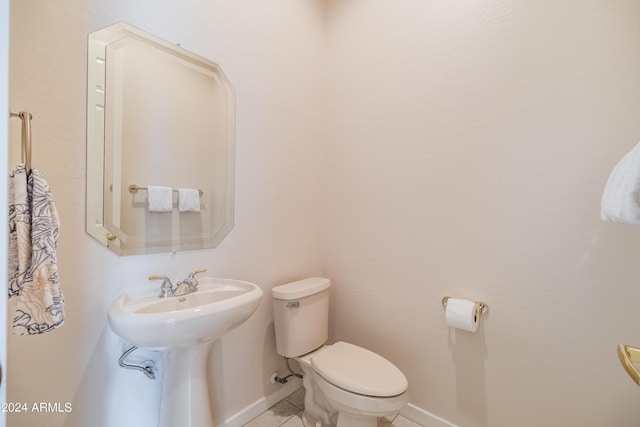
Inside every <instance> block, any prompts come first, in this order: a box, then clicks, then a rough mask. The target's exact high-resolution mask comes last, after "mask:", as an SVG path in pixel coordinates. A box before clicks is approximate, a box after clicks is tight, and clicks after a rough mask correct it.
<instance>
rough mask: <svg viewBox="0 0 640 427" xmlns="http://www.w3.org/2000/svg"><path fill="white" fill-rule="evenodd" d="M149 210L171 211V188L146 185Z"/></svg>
mask: <svg viewBox="0 0 640 427" xmlns="http://www.w3.org/2000/svg"><path fill="white" fill-rule="evenodd" d="M147 200H148V202H149V212H171V211H172V210H173V189H172V188H171V187H162V186H159V185H149V186H147Z"/></svg>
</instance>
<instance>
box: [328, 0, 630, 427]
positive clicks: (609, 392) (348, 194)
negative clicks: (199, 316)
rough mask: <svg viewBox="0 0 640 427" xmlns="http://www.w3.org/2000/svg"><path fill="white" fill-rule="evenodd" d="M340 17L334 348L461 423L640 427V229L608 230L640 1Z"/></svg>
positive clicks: (333, 30)
mask: <svg viewBox="0 0 640 427" xmlns="http://www.w3.org/2000/svg"><path fill="white" fill-rule="evenodd" d="M329 11H330V15H329V20H328V22H329V28H328V37H329V42H328V43H329V50H328V52H329V55H330V56H329V64H330V67H329V82H330V84H331V86H330V87H331V90H330V98H329V106H330V107H331V108H330V109H329V111H330V115H329V130H328V139H327V140H328V154H327V157H328V164H327V171H328V179H327V188H326V194H327V201H326V203H325V206H326V209H327V211H326V221H327V226H326V230H327V239H326V243H325V247H326V248H327V252H326V254H325V255H326V274H327V275H328V276H329V277H331V278H332V280H333V282H334V287H333V297H334V298H333V300H332V304H333V313H332V315H333V331H334V337H335V338H336V339H345V340H349V341H352V342H355V343H359V344H362V345H365V346H368V347H370V348H372V349H374V350H376V351H378V352H380V353H381V354H383V355H385V356H387V357H388V358H390V359H391V360H393V361H394V362H396V363H397V364H398V366H399V367H400V368H401V369H402V370H403V371H404V372H405V373H406V374H407V376H408V378H409V382H410V389H411V396H412V397H411V401H412V404H414V405H416V406H417V407H419V408H422V409H423V410H425V411H428V412H430V413H432V414H435V415H437V416H439V417H442V418H444V419H446V420H448V421H450V422H451V423H454V424H456V425H459V426H461V427H480V426H492V427H506V426H509V427H511V426H517V427H537V426H554V427H555V426H590V427H602V426H617V427H631V426H637V425H638V424H640V413H639V412H638V399H640V395H639V394H638V388H637V387H635V385H634V384H633V383H632V381H631V380H630V379H629V378H628V377H627V376H626V374H625V373H624V371H623V370H622V368H621V367H620V364H619V362H618V360H617V357H616V352H615V350H616V344H617V343H619V342H628V343H631V344H636V345H638V344H640V329H639V321H640V315H639V314H638V301H640V286H639V285H638V280H639V277H640V272H639V270H638V265H639V263H638V260H639V259H640V231H639V230H638V229H636V228H633V227H629V226H619V225H610V224H604V223H601V222H600V220H599V206H600V197H601V194H602V189H603V187H604V184H605V182H606V179H607V176H608V174H609V172H610V171H611V168H612V167H613V165H614V164H615V163H616V162H617V161H618V160H619V159H620V158H621V157H622V156H623V155H624V154H625V153H626V152H627V151H629V150H630V149H631V148H632V147H633V146H634V145H635V144H636V143H637V142H638V139H640V120H638V118H639V117H640V73H639V70H640V55H639V53H640V3H639V2H637V1H635V0H617V1H604V0H599V1H584V0H569V1H561V2H559V1H557V0H543V1H520V2H518V1H513V0H490V1H485V0H480V1H471V0H469V1H466V0H463V1H423V0H400V1H392V2H391V1H387V0H351V1H340V0H335V1H333V2H331V6H330V7H329ZM445 295H451V296H457V297H463V298H470V299H479V300H483V301H485V302H487V303H488V304H489V306H490V310H491V312H490V316H489V317H488V318H487V319H486V320H485V321H484V322H483V324H482V325H481V326H480V329H479V331H478V332H477V333H476V334H475V335H470V334H469V333H465V332H458V331H452V330H449V329H448V328H447V326H446V324H445V321H444V315H443V311H442V309H441V305H440V300H441V298H442V297H443V296H445ZM434 423H435V421H434ZM433 425H440V424H433Z"/></svg>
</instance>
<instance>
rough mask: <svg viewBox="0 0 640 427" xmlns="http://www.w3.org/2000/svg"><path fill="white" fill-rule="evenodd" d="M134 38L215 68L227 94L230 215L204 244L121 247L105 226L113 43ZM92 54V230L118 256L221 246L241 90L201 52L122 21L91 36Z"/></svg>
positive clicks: (230, 221) (88, 220) (88, 223)
mask: <svg viewBox="0 0 640 427" xmlns="http://www.w3.org/2000/svg"><path fill="white" fill-rule="evenodd" d="M125 37H130V38H133V39H136V40H140V41H144V42H145V43H147V44H150V45H152V46H153V47H155V48H157V49H160V50H161V51H163V52H165V53H171V54H172V55H175V56H176V57H178V58H179V59H181V60H183V61H185V62H188V63H191V64H195V65H199V66H203V67H206V68H207V69H210V70H213V71H214V72H215V74H216V77H217V78H218V79H219V80H220V82H221V83H222V86H223V88H224V89H225V90H226V94H227V141H226V173H225V177H226V179H225V187H226V194H225V199H224V202H225V208H224V212H225V215H224V219H223V221H222V222H221V226H220V227H219V228H218V231H217V232H216V233H215V234H213V235H211V236H206V237H203V238H202V247H189V248H187V249H183V248H180V247H179V245H178V244H177V241H176V240H173V241H171V247H157V248H152V249H150V250H144V249H143V250H135V249H134V250H131V249H129V250H127V248H126V247H121V246H124V245H121V244H120V242H119V240H118V238H117V237H116V236H115V235H114V234H113V233H111V232H110V231H109V230H108V229H107V228H106V227H105V226H104V205H105V203H104V194H103V191H104V188H105V182H104V179H105V161H104V160H105V159H104V153H105V144H106V142H105V107H106V105H105V100H106V95H107V93H106V88H105V82H106V49H107V46H108V45H109V44H110V43H113V42H115V41H118V40H121V39H123V38H125ZM87 51H88V58H87V144H86V148H87V152H86V162H87V164H86V212H85V213H86V217H85V229H86V232H87V233H88V234H89V235H90V236H92V237H93V238H94V239H96V240H97V241H98V242H100V243H101V244H102V245H104V246H106V247H107V248H109V249H110V250H111V251H112V252H114V253H116V254H118V255H138V254H146V253H161V252H176V251H178V250H196V249H207V248H214V247H216V246H217V245H218V244H219V243H220V242H221V241H222V240H223V239H224V238H225V237H226V236H227V234H229V232H230V231H231V230H232V229H233V225H234V192H235V90H234V88H233V86H232V85H231V82H230V81H229V79H228V78H227V77H226V76H225V74H224V73H223V71H222V69H221V68H220V66H219V65H218V64H216V63H214V62H212V61H210V60H208V59H206V58H203V57H201V56H199V55H196V54H194V53H192V52H190V51H188V50H185V49H183V48H181V47H180V46H179V45H174V44H171V43H169V42H167V41H165V40H162V39H160V38H158V37H155V36H152V35H150V34H148V33H147V32H145V31H142V30H140V29H137V28H135V27H132V26H131V25H128V24H126V23H123V22H120V23H117V24H114V25H111V26H109V27H106V28H103V29H101V30H98V31H95V32H92V33H90V34H89V35H88V49H87Z"/></svg>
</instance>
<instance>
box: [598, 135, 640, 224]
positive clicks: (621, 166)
mask: <svg viewBox="0 0 640 427" xmlns="http://www.w3.org/2000/svg"><path fill="white" fill-rule="evenodd" d="M638 196H640V144H638V145H636V146H635V148H634V149H633V150H631V151H630V152H629V153H627V155H625V156H624V157H623V158H622V160H620V162H619V163H618V164H617V165H616V167H615V168H613V172H611V175H610V176H609V180H608V181H607V185H606V186H605V188H604V194H603V195H602V206H601V211H600V217H601V218H602V220H603V221H611V222H617V223H621V224H640V204H639V203H638V202H639V200H638Z"/></svg>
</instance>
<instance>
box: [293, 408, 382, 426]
mask: <svg viewBox="0 0 640 427" xmlns="http://www.w3.org/2000/svg"><path fill="white" fill-rule="evenodd" d="M302 424H303V425H304V426H305V427H378V419H377V418H374V417H355V416H353V415H349V414H347V413H344V412H340V413H338V421H337V423H336V424H324V423H323V422H322V421H321V420H319V419H318V418H315V417H313V416H312V415H310V414H309V413H307V412H305V413H303V415H302Z"/></svg>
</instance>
